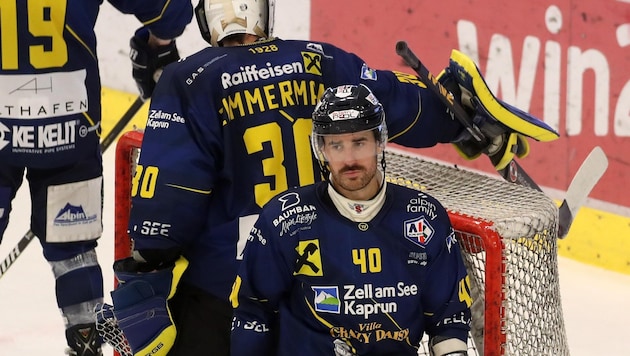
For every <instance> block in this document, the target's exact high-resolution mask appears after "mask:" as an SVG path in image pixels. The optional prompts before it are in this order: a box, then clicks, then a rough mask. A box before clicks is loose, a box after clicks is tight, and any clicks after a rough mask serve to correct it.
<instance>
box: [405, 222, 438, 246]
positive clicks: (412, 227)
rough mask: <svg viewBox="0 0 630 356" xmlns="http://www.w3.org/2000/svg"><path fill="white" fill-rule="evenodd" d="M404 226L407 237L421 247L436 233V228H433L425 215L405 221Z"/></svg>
mask: <svg viewBox="0 0 630 356" xmlns="http://www.w3.org/2000/svg"><path fill="white" fill-rule="evenodd" d="M404 228H405V237H406V238H407V239H408V240H409V241H411V242H413V243H414V244H416V245H418V246H420V247H425V246H426V245H427V244H428V243H429V241H431V238H432V237H433V234H434V233H435V229H433V227H432V226H431V224H429V222H428V221H427V220H426V219H425V218H424V216H421V217H419V218H417V219H413V220H407V221H405V226H404Z"/></svg>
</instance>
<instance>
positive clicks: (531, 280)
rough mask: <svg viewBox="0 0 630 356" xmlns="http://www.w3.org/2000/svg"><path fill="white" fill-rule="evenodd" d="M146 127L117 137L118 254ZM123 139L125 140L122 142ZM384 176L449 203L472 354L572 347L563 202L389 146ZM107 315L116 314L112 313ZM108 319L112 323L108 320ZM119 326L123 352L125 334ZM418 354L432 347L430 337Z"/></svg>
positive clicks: (564, 351)
mask: <svg viewBox="0 0 630 356" xmlns="http://www.w3.org/2000/svg"><path fill="white" fill-rule="evenodd" d="M141 139H142V134H141V133H139V132H138V131H133V132H131V133H127V134H125V135H123V137H122V139H121V140H119V143H118V145H119V146H120V147H118V148H117V150H119V153H118V156H117V158H116V173H117V176H116V208H117V212H116V237H115V238H116V258H117V259H118V258H122V257H125V256H128V254H129V250H130V244H129V239H128V237H127V234H126V229H127V219H128V211H129V210H128V206H129V203H130V197H129V187H130V184H131V179H132V175H133V171H134V166H135V163H136V159H137V157H138V152H139V147H140V144H141ZM121 143H122V144H121ZM386 176H387V180H388V182H390V183H395V184H400V185H405V186H409V187H411V188H414V189H418V190H422V191H425V192H427V193H429V194H431V195H433V196H434V197H436V198H437V199H438V200H439V201H440V202H441V203H442V204H443V205H444V206H445V207H446V208H447V209H448V210H449V214H450V217H451V221H452V223H453V226H454V228H455V230H456V231H457V235H458V240H459V241H460V243H461V245H462V250H463V252H464V262H465V264H466V267H467V269H468V273H469V276H470V278H471V280H470V282H471V293H472V296H473V298H474V302H473V305H472V315H473V320H472V325H471V326H472V330H471V338H470V340H469V350H468V353H469V355H484V354H485V355H493V356H494V355H519V356H521V355H536V356H538V355H569V351H568V345H567V340H566V332H565V328H564V319H563V315H562V305H561V300H560V286H559V277H558V261H557V241H556V240H557V231H558V209H557V206H556V204H555V203H554V202H553V200H551V199H550V198H549V197H547V196H546V195H544V194H543V193H541V192H538V191H536V190H532V189H530V188H526V187H522V186H519V185H516V184H511V183H508V182H506V181H504V180H501V179H499V178H498V177H497V178H495V177H490V176H487V175H482V174H478V173H474V172H471V171H468V170H462V169H458V168H456V167H452V166H446V165H444V164H439V163H434V162H429V161H426V160H423V159H420V158H418V157H417V156H410V155H408V154H406V153H402V152H401V151H399V150H395V149H394V150H392V149H388V152H387V169H386ZM109 320H110V321H113V320H112V319H111V318H109ZM108 326H111V325H108ZM115 329H116V328H114V329H113V330H112V329H110V330H108V331H109V332H112V331H113V332H114V334H112V336H113V337H112V338H113V339H115V340H118V338H120V340H118V341H119V343H118V345H117V346H118V347H116V348H117V349H119V351H122V354H123V355H126V354H127V352H128V345H127V344H126V340H124V336H121V335H119V334H118V331H117V330H115ZM419 355H429V351H428V347H427V345H426V342H424V343H423V344H422V345H420V349H419Z"/></svg>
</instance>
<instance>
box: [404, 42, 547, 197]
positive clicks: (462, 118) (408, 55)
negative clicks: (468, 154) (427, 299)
mask: <svg viewBox="0 0 630 356" xmlns="http://www.w3.org/2000/svg"><path fill="white" fill-rule="evenodd" d="M396 53H397V54H398V55H399V56H400V57H402V59H403V60H404V61H405V62H406V63H407V65H408V66H410V67H411V69H413V70H414V71H415V72H416V74H418V77H419V78H420V80H422V82H423V83H424V84H426V86H427V87H428V88H429V89H430V90H431V91H433V92H434V93H435V94H436V95H437V96H438V97H439V98H440V100H441V101H442V102H443V103H444V105H446V107H447V108H448V109H449V110H450V111H451V112H452V113H453V115H454V116H455V119H457V120H458V121H459V122H460V123H461V124H462V125H463V126H464V128H466V130H467V131H468V132H469V133H470V135H471V136H472V137H473V138H474V139H475V140H476V141H477V142H478V143H479V144H480V145H482V146H486V145H487V140H486V138H485V136H484V135H483V133H481V131H480V130H479V128H478V127H477V126H475V125H473V123H472V121H471V120H470V119H469V115H468V113H467V112H466V110H465V109H464V107H463V106H462V104H461V103H459V102H458V101H457V100H455V98H454V96H453V94H452V93H451V92H450V91H448V89H446V88H445V87H444V86H443V85H442V84H441V83H440V82H439V81H438V79H437V77H435V76H434V75H433V74H431V72H430V71H429V69H427V67H425V66H424V64H422V62H420V60H419V59H418V57H417V56H416V55H415V54H414V53H413V51H412V50H411V49H410V48H409V46H408V45H407V42H405V41H398V42H397V43H396ZM499 173H500V174H501V176H502V177H503V178H504V179H505V180H507V181H508V182H511V183H517V184H520V185H523V186H526V187H530V188H533V189H536V190H538V191H542V189H540V187H539V186H538V184H536V182H534V180H533V179H532V178H531V177H530V176H529V175H528V174H527V173H526V172H525V170H524V169H523V167H521V166H520V165H519V164H518V163H517V162H516V161H515V160H513V159H512V160H511V161H510V163H508V165H507V166H506V168H504V169H501V170H499Z"/></svg>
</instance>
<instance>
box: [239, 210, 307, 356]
mask: <svg viewBox="0 0 630 356" xmlns="http://www.w3.org/2000/svg"><path fill="white" fill-rule="evenodd" d="M273 203H274V201H271V202H270V203H268V205H267V206H265V208H264V209H263V213H262V214H261V215H260V217H259V219H258V220H257V222H256V224H255V225H254V228H253V229H252V231H251V232H250V235H249V238H248V241H247V246H246V247H245V253H244V258H243V261H242V263H241V265H240V268H239V272H238V275H237V277H236V282H235V284H234V287H233V290H232V295H231V296H230V299H231V301H232V306H233V307H234V319H233V324H232V340H233V342H232V346H231V352H232V355H233V356H234V355H272V354H275V352H274V349H275V344H276V335H277V332H278V326H277V315H278V314H277V312H278V308H279V301H280V299H281V298H282V296H283V295H284V294H286V293H288V292H289V289H290V286H291V283H292V277H293V270H292V269H291V266H292V261H295V257H296V256H295V255H293V254H292V252H291V251H295V246H292V245H291V242H290V241H291V239H289V238H283V239H280V238H277V236H275V233H274V232H273V231H274V230H273V228H272V227H271V225H270V221H272V220H273V219H272V217H273V216H277V215H274V214H269V212H272V211H276V210H274V209H272V208H270V206H271V205H273ZM277 211H279V210H277Z"/></svg>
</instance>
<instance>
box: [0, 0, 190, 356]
mask: <svg viewBox="0 0 630 356" xmlns="http://www.w3.org/2000/svg"><path fill="white" fill-rule="evenodd" d="M102 2H103V1H102V0H49V1H16V0H9V1H3V2H2V4H1V5H0V10H1V12H2V21H0V32H2V47H1V48H2V50H1V52H0V54H1V60H2V64H1V65H0V102H1V103H2V104H1V106H2V109H0V239H1V237H2V235H3V233H4V231H5V230H6V228H7V225H8V222H9V213H10V211H11V202H12V200H13V199H14V197H15V195H16V192H17V191H18V189H19V187H20V186H21V185H22V183H23V179H24V178H23V177H24V174H25V172H26V179H27V181H28V183H29V187H30V193H31V203H32V204H31V205H32V216H31V221H30V228H31V230H32V232H33V233H34V234H35V235H36V236H37V237H38V238H39V241H40V242H41V245H42V248H43V254H44V257H45V258H46V260H47V261H48V262H49V263H50V265H51V267H52V271H53V274H54V277H55V280H56V282H55V284H56V285H55V294H56V297H57V305H58V307H59V308H60V310H61V314H62V316H63V320H64V322H65V327H66V338H67V342H68V345H69V349H68V350H67V353H68V354H70V355H81V356H91V355H101V354H102V353H101V341H100V339H99V338H98V337H97V336H98V334H97V333H96V330H95V328H94V319H95V318H94V307H95V305H96V304H97V303H98V302H101V301H102V298H103V277H102V274H101V268H100V266H99V263H98V260H97V256H96V252H95V247H96V245H97V239H98V238H99V237H100V236H101V233H102V230H103V224H102V220H101V215H102V203H103V198H102V194H103V191H102V189H103V185H102V180H103V176H102V171H103V170H102V159H101V149H100V146H99V137H100V135H101V126H100V125H101V83H100V78H99V72H98V61H97V57H96V53H97V51H96V43H97V40H96V36H95V33H94V25H95V22H96V18H97V15H98V12H99V7H100V5H101V4H102ZM109 2H110V3H111V4H112V5H114V6H115V7H117V8H118V9H119V10H120V11H121V12H124V13H129V14H134V15H135V16H136V17H137V18H138V19H139V20H140V21H142V22H143V23H144V24H145V26H142V28H141V29H139V30H138V32H137V34H136V35H135V36H134V37H133V39H132V44H133V46H134V47H135V49H136V52H135V54H136V55H135V56H134V58H133V63H134V64H135V66H134V69H133V76H134V78H135V79H136V80H137V82H138V84H139V87H140V88H141V89H142V91H143V95H144V96H145V97H148V96H149V95H150V91H151V90H152V89H153V86H154V85H155V83H154V82H152V81H153V79H152V78H153V75H154V72H155V71H156V70H157V69H158V68H159V67H161V66H163V65H164V64H166V63H168V62H170V61H175V60H177V59H178V58H179V57H178V56H177V49H176V47H175V43H174V42H173V41H172V39H173V38H175V37H177V36H179V35H180V34H181V33H182V32H183V30H184V28H185V26H186V25H187V24H188V23H189V22H190V20H191V19H192V13H193V11H192V4H191V3H190V1H189V0H177V1H173V0H170V1H169V0H110V1H109ZM139 26H140V24H139ZM53 353H54V352H53Z"/></svg>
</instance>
